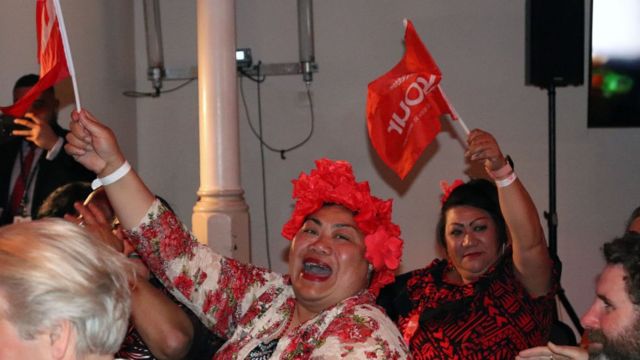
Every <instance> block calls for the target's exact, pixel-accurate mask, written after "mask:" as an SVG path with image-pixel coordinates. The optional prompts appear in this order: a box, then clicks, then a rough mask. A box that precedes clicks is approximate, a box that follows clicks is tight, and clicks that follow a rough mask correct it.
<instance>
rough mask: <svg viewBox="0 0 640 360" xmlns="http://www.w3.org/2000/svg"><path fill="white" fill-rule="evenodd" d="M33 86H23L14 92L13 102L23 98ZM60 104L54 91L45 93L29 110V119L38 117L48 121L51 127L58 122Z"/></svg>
mask: <svg viewBox="0 0 640 360" xmlns="http://www.w3.org/2000/svg"><path fill="white" fill-rule="evenodd" d="M30 89H31V86H21V87H17V88H15V89H14V90H13V102H14V103H15V102H16V101H18V100H19V99H20V98H22V97H23V96H24V95H25V94H26V93H27V92H28V91H29V90H30ZM59 105H60V102H59V101H58V99H56V97H55V94H54V93H53V92H52V91H48V90H47V91H43V92H42V94H40V97H38V98H37V99H36V100H35V101H34V102H33V103H32V104H31V107H30V108H29V110H27V117H29V116H36V117H38V118H39V119H40V120H43V121H46V122H47V124H49V125H51V124H53V123H54V122H55V121H56V118H57V115H58V106H59Z"/></svg>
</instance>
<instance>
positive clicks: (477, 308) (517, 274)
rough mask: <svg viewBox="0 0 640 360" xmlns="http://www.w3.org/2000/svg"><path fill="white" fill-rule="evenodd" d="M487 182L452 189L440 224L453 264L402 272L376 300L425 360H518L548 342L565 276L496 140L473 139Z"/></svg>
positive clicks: (474, 157) (473, 156)
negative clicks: (560, 279) (556, 265)
mask: <svg viewBox="0 0 640 360" xmlns="http://www.w3.org/2000/svg"><path fill="white" fill-rule="evenodd" d="M468 144H469V149H468V151H467V154H466V155H467V156H468V157H469V159H470V160H471V161H481V162H483V164H484V166H485V169H486V170H487V172H488V174H489V176H490V177H492V178H493V179H494V181H495V185H494V184H493V183H491V182H490V181H487V180H483V179H476V180H471V181H469V182H467V183H462V182H461V181H458V182H455V183H454V185H453V186H452V187H450V188H447V189H445V195H444V196H443V199H442V208H441V210H440V219H439V221H438V225H437V236H438V242H439V244H440V245H441V246H442V247H443V248H444V250H445V252H446V259H436V260H434V261H433V262H432V263H431V264H430V265H429V266H427V267H426V268H423V269H418V270H414V271H412V272H409V273H406V274H403V275H400V276H398V277H397V278H396V281H395V283H394V284H392V285H390V286H389V287H387V288H385V289H383V291H382V292H381V295H380V298H379V300H378V302H379V303H380V304H381V305H383V306H384V307H385V308H386V309H387V312H388V313H389V315H390V316H391V317H392V318H393V319H394V320H395V321H396V323H397V324H398V327H399V328H400V330H401V331H402V334H403V337H404V339H405V341H407V342H408V343H409V344H410V349H411V352H412V354H413V355H414V357H415V358H417V359H454V358H460V359H469V358H475V359H513V358H514V357H515V356H516V355H517V354H518V351H519V350H522V349H524V348H526V347H528V346H534V345H541V344H545V343H546V342H547V340H548V337H549V332H550V330H551V323H552V320H553V314H554V313H553V311H554V295H555V291H556V288H557V283H558V272H557V271H554V266H553V262H552V261H551V259H550V257H549V252H548V251H547V247H546V243H545V240H544V235H543V233H542V228H541V226H540V220H539V218H538V215H537V212H536V208H535V206H534V204H533V202H532V201H531V198H530V197H529V194H528V193H527V191H526V190H525V188H524V186H523V185H522V183H521V182H520V180H518V178H517V177H516V175H515V173H514V172H513V169H512V168H511V165H509V164H508V163H507V161H506V160H505V158H504V156H503V155H502V152H501V151H500V148H499V147H498V144H497V142H496V141H495V139H494V138H493V136H491V134H489V133H487V132H484V131H481V130H474V131H472V132H471V133H470V134H469V139H468Z"/></svg>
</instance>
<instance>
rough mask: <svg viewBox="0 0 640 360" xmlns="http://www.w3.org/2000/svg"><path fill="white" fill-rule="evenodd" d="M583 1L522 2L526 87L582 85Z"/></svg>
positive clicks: (547, 0)
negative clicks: (524, 15) (523, 11)
mask: <svg viewBox="0 0 640 360" xmlns="http://www.w3.org/2000/svg"><path fill="white" fill-rule="evenodd" d="M584 17H585V3H584V0H526V18H527V19H526V32H525V36H526V60H525V61H526V63H525V73H526V75H525V83H526V85H533V86H538V87H541V88H547V87H549V85H555V86H567V85H574V86H578V85H582V84H583V82H584V60H585V55H584V34H585V26H584V22H585V21H584Z"/></svg>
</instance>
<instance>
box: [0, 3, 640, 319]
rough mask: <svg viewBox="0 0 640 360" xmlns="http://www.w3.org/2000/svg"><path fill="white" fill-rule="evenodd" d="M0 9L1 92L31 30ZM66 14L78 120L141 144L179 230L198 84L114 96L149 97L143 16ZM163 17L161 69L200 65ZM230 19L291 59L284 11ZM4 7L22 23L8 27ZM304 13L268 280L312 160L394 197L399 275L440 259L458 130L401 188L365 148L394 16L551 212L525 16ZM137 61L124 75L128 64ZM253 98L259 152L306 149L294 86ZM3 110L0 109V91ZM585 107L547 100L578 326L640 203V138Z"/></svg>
mask: <svg viewBox="0 0 640 360" xmlns="http://www.w3.org/2000/svg"><path fill="white" fill-rule="evenodd" d="M7 1H9V2H8V3H7ZM5 3H7V5H4V6H3V15H1V16H2V19H1V20H2V21H0V26H2V28H0V31H1V33H0V45H2V46H1V47H0V48H1V49H3V50H2V51H3V53H2V59H3V63H4V65H5V66H4V67H3V69H2V70H0V80H2V82H3V83H7V84H8V85H6V86H5V88H7V89H8V88H9V87H10V85H9V84H12V82H13V79H14V77H15V75H16V74H19V73H22V72H24V71H25V70H30V68H25V65H24V63H23V61H18V60H15V57H14V56H10V54H8V52H7V49H9V48H11V49H13V47H14V46H15V47H16V48H18V49H19V50H20V51H21V57H24V56H26V55H25V54H28V53H29V51H34V50H29V49H26V50H25V49H24V47H25V46H27V45H29V46H32V41H33V40H32V35H28V34H27V32H26V31H25V32H24V33H21V35H19V36H20V44H17V41H16V35H15V31H13V34H11V35H9V33H7V31H8V30H7V29H6V28H5V27H6V26H9V25H13V26H17V25H18V24H19V25H20V26H23V27H24V26H25V25H24V24H25V23H26V24H29V26H26V27H25V28H26V29H27V30H28V31H29V32H31V31H33V30H32V28H31V27H30V24H31V18H32V15H31V14H32V12H30V10H29V11H26V10H24V11H23V9H22V7H24V6H25V5H24V4H25V3H26V2H25V1H21V0H6V1H5ZM65 3H69V4H73V6H72V7H73V10H72V13H73V14H70V15H69V16H68V18H69V19H68V20H67V21H68V22H71V21H72V20H71V19H72V18H75V20H76V21H77V22H79V23H83V24H85V23H86V24H87V26H88V29H87V28H85V29H83V30H82V33H83V39H82V40H79V39H76V40H73V42H74V45H75V42H80V44H81V45H77V46H75V47H76V49H74V52H77V53H78V54H79V55H78V56H77V58H79V59H78V60H77V61H81V60H80V58H81V56H80V54H82V55H83V56H87V57H90V58H91V62H89V61H87V62H86V63H85V64H84V65H80V64H79V65H78V66H79V67H81V68H82V73H83V74H84V75H83V76H84V77H85V78H86V77H91V80H90V81H89V80H84V81H85V82H86V83H85V84H82V83H81V88H82V89H86V90H81V91H95V92H96V96H88V95H85V99H86V100H84V101H85V102H88V103H87V105H86V106H87V107H88V108H92V109H98V110H97V111H96V110H94V111H96V112H98V113H99V114H100V115H103V117H108V118H109V119H110V120H111V121H119V123H117V124H118V125H120V126H121V127H120V128H118V129H116V131H117V132H118V134H119V136H120V138H121V139H125V140H124V141H123V142H125V144H127V145H129V146H136V148H135V150H133V149H129V152H130V153H131V154H132V155H131V156H135V154H136V153H137V156H138V164H139V165H138V169H139V170H140V173H141V174H142V176H143V177H144V178H145V179H146V180H147V182H148V183H149V185H150V186H151V187H152V189H153V190H154V191H156V192H157V193H158V194H160V195H162V196H164V197H165V198H167V199H168V200H169V202H170V203H171V204H172V205H173V206H174V207H175V208H176V210H177V212H178V214H179V215H180V216H181V217H182V218H183V219H184V220H185V221H186V222H187V223H189V219H190V216H191V208H192V206H193V205H194V203H195V199H196V195H195V192H196V190H197V188H198V170H197V164H198V152H197V125H198V121H197V114H198V111H197V93H196V91H197V90H196V84H195V83H194V84H190V85H188V86H186V87H185V88H183V89H181V90H179V91H176V92H173V93H170V94H165V95H162V96H161V97H160V98H156V99H138V100H135V101H134V100H130V99H126V98H123V97H121V96H120V95H119V92H120V90H121V89H120V87H121V86H124V85H127V86H131V85H132V84H131V81H132V80H133V76H134V75H133V71H134V70H135V79H136V82H135V86H136V87H137V88H138V89H139V90H144V91H148V90H150V84H149V82H148V81H147V80H146V53H145V48H144V34H143V23H142V13H141V8H142V6H141V2H140V1H136V2H134V3H133V4H132V6H133V8H134V12H133V16H134V19H133V22H134V29H135V37H131V35H130V34H131V32H130V31H129V30H131V29H130V26H127V25H126V24H120V26H119V27H114V26H109V25H111V21H114V20H116V19H117V20H116V21H117V22H118V23H121V22H122V23H125V22H126V21H128V20H127V19H128V16H129V15H128V14H129V12H127V11H129V10H130V8H129V6H128V5H126V4H125V2H124V1H122V0H121V1H114V0H110V1H108V2H107V1H100V2H98V1H94V2H82V1H79V0H75V1H73V0H63V6H64V4H65ZM127 3H129V2H127ZM160 3H161V6H162V23H163V32H164V47H165V60H166V63H167V66H168V67H173V68H182V67H188V66H192V65H196V64H195V62H196V48H195V44H196V34H195V29H196V26H195V1H188V2H187V1H169V0H162V1H160ZM236 7H237V9H236V12H237V15H236V16H237V26H238V27H237V38H238V46H239V47H250V48H251V49H252V51H253V56H254V59H256V60H262V61H263V62H264V63H274V62H291V61H295V60H297V56H298V55H297V30H296V29H297V24H296V9H295V2H294V1H284V0H268V1H265V0H243V1H237V2H236ZM9 9H12V10H14V9H15V10H16V11H17V13H16V12H13V13H12V14H13V15H11V18H10V19H8V20H6V19H4V18H6V17H7V15H5V14H7V13H8V12H9ZM76 12H77V14H76ZM314 12H315V36H316V59H317V62H318V64H319V66H320V72H319V73H317V74H315V76H314V81H313V84H312V92H313V101H314V105H315V117H316V124H315V125H316V126H315V133H314V135H313V137H312V138H311V140H310V141H309V143H308V144H307V145H305V146H304V147H302V148H300V149H298V150H295V151H293V152H291V153H289V154H287V159H286V160H281V159H280V157H279V154H275V153H271V152H267V153H266V154H265V160H266V161H265V166H266V188H267V194H266V197H267V214H268V228H269V238H270V243H271V245H270V249H271V256H272V258H273V259H272V262H273V268H274V269H275V270H277V271H286V265H285V260H284V258H283V254H284V253H285V250H286V247H287V245H288V244H287V242H286V241H285V240H283V239H282V238H281V236H280V235H279V233H280V227H281V225H282V224H283V223H284V222H285V221H286V219H287V217H288V215H289V212H290V209H291V207H290V206H291V200H290V199H291V198H290V196H291V184H290V180H291V179H292V178H294V177H296V176H297V175H298V173H299V172H300V171H302V170H304V171H308V170H309V169H310V168H311V167H312V163H313V160H314V159H317V158H319V157H323V156H326V157H330V158H342V159H346V160H349V161H351V162H353V165H354V168H355V170H356V173H357V175H358V178H360V179H367V180H369V181H370V183H371V187H372V189H373V191H374V192H375V193H376V194H378V195H379V196H380V197H385V198H387V197H392V198H395V199H396V202H395V213H394V214H395V216H394V218H395V219H396V221H397V222H398V223H399V224H400V225H401V227H402V229H403V237H404V239H405V242H406V243H405V255H404V265H403V270H411V269H414V268H417V267H420V266H422V265H424V264H425V263H427V262H428V261H430V260H431V259H432V258H433V257H434V256H436V250H435V241H434V238H435V236H434V227H435V223H436V217H437V213H438V207H439V195H440V191H439V188H438V183H439V181H440V180H442V179H446V180H452V179H454V178H459V177H464V176H465V175H464V172H463V171H464V170H465V169H466V167H467V166H466V164H465V162H464V160H463V151H464V149H463V148H462V146H461V145H460V142H459V140H458V139H456V138H455V137H453V134H454V133H455V132H456V131H457V128H453V130H451V129H452V128H451V126H445V128H446V129H449V131H444V132H442V133H441V134H440V135H439V136H438V138H437V140H436V141H435V142H434V143H433V144H432V145H431V146H430V147H429V148H428V150H427V152H426V153H425V155H424V156H423V157H422V158H421V159H420V160H419V162H418V165H417V167H416V168H415V169H414V170H413V171H412V172H411V174H409V176H408V178H407V179H406V180H405V181H402V182H401V181H399V180H398V179H397V178H396V176H395V175H394V174H393V173H391V172H390V171H389V170H388V169H386V168H385V166H384V165H383V164H382V163H381V162H380V161H379V160H378V158H377V156H376V155H375V153H374V152H373V150H372V149H371V147H370V145H369V142H368V139H367V135H366V126H365V114H364V109H365V102H366V87H367V84H368V82H370V81H371V80H373V79H375V78H376V77H378V76H379V75H381V74H383V73H384V72H386V71H387V70H388V69H390V68H391V67H392V66H393V65H395V64H396V63H397V61H398V60H399V59H400V57H401V55H402V51H403V47H402V36H403V29H402V24H401V21H402V19H403V18H404V17H409V18H410V19H412V20H413V22H414V24H415V27H416V29H417V31H418V32H419V34H420V35H421V37H422V39H423V41H424V42H425V44H426V45H427V47H428V48H429V50H430V51H431V53H432V55H433V56H434V57H435V59H436V61H437V62H438V64H439V65H440V67H441V70H442V72H443V74H444V79H443V82H442V84H443V87H444V89H445V91H446V93H447V95H448V97H449V99H450V100H451V101H452V102H453V104H454V105H455V107H456V109H457V110H458V112H459V113H460V114H461V116H462V117H463V118H464V119H465V121H466V123H467V124H468V125H469V126H470V127H481V128H484V129H487V130H489V131H491V132H493V133H494V135H495V136H496V137H497V138H498V140H499V141H500V143H501V145H502V147H503V149H504V151H505V152H506V153H509V154H510V155H511V156H512V157H513V159H514V160H515V162H516V168H517V171H518V175H519V176H520V178H521V179H523V181H524V183H525V184H526V185H527V187H528V189H529V191H530V192H531V195H532V196H533V198H534V200H535V202H536V204H537V205H538V209H539V211H540V213H541V214H542V211H543V210H546V209H547V207H548V191H547V189H548V163H547V149H548V148H547V97H546V92H545V91H543V90H540V89H537V88H531V87H525V86H524V52H525V45H524V21H525V14H524V2H522V1H504V0H485V1H481V2H471V1H463V0H450V1H446V2H443V1H435V0H411V1H409V0H404V1H391V0H368V1H365V0H349V1H344V0H321V1H316V2H314ZM18 13H19V14H21V15H17V14H18ZM81 14H82V16H80V15H81ZM84 14H89V19H84V18H83V17H84V16H85V15H84ZM18 16H21V17H24V19H21V18H18ZM25 19H26V20H25ZM7 21H8V23H9V24H8V25H7ZM89 25H90V26H89ZM70 26H71V25H70ZM121 27H122V28H121ZM9 28H10V29H11V27H9ZM123 28H124V29H126V30H124V29H123ZM74 31H78V30H74ZM134 39H135V54H131V53H126V51H124V50H122V49H121V47H123V46H124V45H123V43H124V44H129V45H128V46H130V45H131V41H132V40H134ZM9 46H10V47H9ZM112 48H117V49H120V50H118V51H121V54H125V55H124V56H123V57H121V59H122V60H121V61H122V63H121V64H118V66H117V67H115V68H110V67H108V66H107V64H106V59H113V56H112V51H113V50H112ZM80 51H82V53H79V52H80ZM133 55H135V56H133ZM134 58H135V69H134V68H133V67H131V66H130V62H131V61H132V60H133V59H134ZM100 59H102V60H100ZM94 62H98V63H100V65H101V67H100V68H99V69H98V71H96V72H95V73H93V72H92V71H90V68H91V66H89V65H92V63H94ZM103 63H105V64H103ZM88 74H93V75H88ZM100 75H101V76H100ZM92 76H93V77H92ZM114 76H115V77H114ZM103 81H105V82H109V83H108V84H105V83H103ZM127 81H128V82H129V83H127ZM109 84H111V85H109ZM174 84H177V83H166V84H165V86H166V87H167V88H168V87H171V86H172V85H174ZM244 86H245V93H246V95H247V100H248V104H249V109H250V112H251V114H252V120H253V121H254V123H256V122H257V111H256V106H257V105H256V104H257V101H256V89H255V85H254V84H253V83H251V82H249V81H247V80H244ZM98 92H99V93H98ZM261 92H262V106H263V123H264V132H265V138H266V140H267V141H268V142H269V143H270V144H273V145H274V146H276V147H289V146H291V145H293V144H295V143H296V142H297V141H298V140H299V139H302V138H304V136H305V135H306V131H307V130H308V125H309V112H308V108H307V103H306V98H305V94H304V86H303V84H302V81H301V79H300V77H298V76H295V77H272V78H269V79H268V80H267V81H266V82H265V83H264V84H263V86H262V89H261ZM2 96H3V97H2V99H4V101H3V102H4V103H8V100H7V99H9V96H10V95H9V91H8V90H7V91H6V92H2ZM586 96H587V89H586V87H584V86H583V87H570V88H559V89H558V96H557V124H558V125H557V139H558V140H557V146H558V149H557V153H558V157H557V160H558V173H557V181H558V197H557V200H558V215H559V230H558V235H559V255H560V257H561V259H562V260H563V263H564V274H563V285H564V287H565V289H566V291H567V295H568V297H569V299H570V300H571V302H572V304H573V306H574V308H575V310H576V311H577V312H578V313H579V314H580V313H582V312H584V311H585V310H586V309H587V307H588V305H589V304H590V302H591V300H592V298H593V280H594V277H595V275H596V274H597V273H598V271H599V270H600V268H601V266H602V260H601V256H600V253H599V247H600V246H601V244H602V243H603V242H605V241H607V240H610V239H611V238H612V237H613V236H615V235H617V234H620V233H621V231H622V228H623V224H624V221H625V219H626V217H627V215H628V214H629V212H630V211H631V210H632V209H633V208H634V207H635V206H637V205H640V204H639V200H640V188H638V186H637V185H636V181H635V178H636V176H637V174H638V171H637V168H638V163H637V161H636V160H635V159H636V156H635V155H636V151H638V149H639V147H640V145H638V144H639V143H640V129H637V128H630V129H587V127H586V123H587V120H586V106H587V103H586ZM89 103H91V106H90V105H89ZM133 104H135V105H133ZM133 106H135V111H136V116H135V117H134V116H133V114H134V112H133V110H134V108H133ZM240 113H241V114H242V116H241V119H240V121H241V142H242V145H241V159H242V181H243V186H244V188H245V191H246V194H245V196H246V200H247V202H248V203H249V205H250V211H251V221H252V225H251V231H252V237H253V238H252V249H253V257H252V258H253V261H254V262H255V263H256V264H259V265H266V264H267V261H266V245H265V235H264V231H265V223H264V218H263V211H262V195H263V191H262V181H261V171H260V153H259V143H258V141H257V140H256V139H255V138H254V136H253V135H252V134H251V133H250V131H249V128H248V126H247V120H246V118H245V116H244V110H242V109H241V112H240ZM135 120H137V126H138V128H137V129H138V130H137V133H136V131H135V128H134V127H133V126H130V127H127V128H125V127H124V126H122V124H126V123H131V122H133V121H135ZM132 139H135V140H137V141H135V142H133V141H132ZM543 221H544V220H543ZM543 227H545V228H546V223H544V222H543Z"/></svg>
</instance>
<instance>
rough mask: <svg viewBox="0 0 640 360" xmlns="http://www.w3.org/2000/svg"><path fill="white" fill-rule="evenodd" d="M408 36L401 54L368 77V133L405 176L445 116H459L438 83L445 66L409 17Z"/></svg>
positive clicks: (397, 169) (377, 148)
mask: <svg viewBox="0 0 640 360" xmlns="http://www.w3.org/2000/svg"><path fill="white" fill-rule="evenodd" d="M404 42H405V53H404V56H403V57H402V60H400V62H399V63H398V64H397V65H396V66H394V67H393V69H391V70H390V71H389V72H387V73H386V74H384V75H382V76H381V77H379V78H377V79H376V80H374V81H372V82H371V83H369V87H368V94H367V128H368V129H369V138H370V139H371V143H372V145H373V147H374V148H375V149H376V151H377V152H378V155H379V156H380V158H381V159H382V160H383V161H384V162H385V164H387V166H389V167H390V168H391V169H392V170H393V171H394V172H395V173H396V174H398V176H399V177H400V178H401V179H404V178H405V176H407V174H408V173H409V171H411V168H413V165H414V164H415V162H416V161H417V160H418V158H419V157H420V155H421V154H422V152H423V151H424V149H425V148H426V147H427V146H428V145H429V144H430V143H431V142H432V141H433V139H434V138H435V137H436V135H437V134H438V132H439V131H440V116H441V115H443V114H449V115H451V117H452V118H454V119H457V115H456V113H455V111H454V109H453V107H452V106H451V105H449V103H448V102H447V100H446V98H445V97H444V94H443V92H442V90H441V89H440V85H438V84H439V83H440V79H441V77H442V75H441V73H440V69H439V68H438V65H437V64H436V63H435V61H434V60H433V58H432V57H431V55H430V54H429V51H428V50H427V48H426V47H425V46H424V44H422V42H421V41H420V38H419V37H418V34H417V33H416V30H415V29H414V27H413V24H412V23H411V21H409V20H407V26H406V30H405V34H404Z"/></svg>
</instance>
